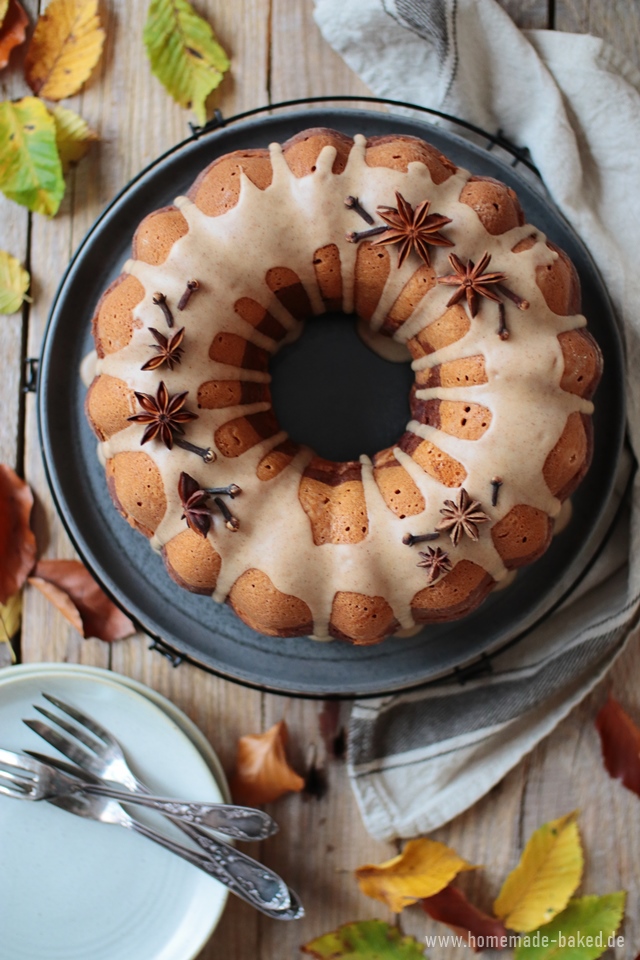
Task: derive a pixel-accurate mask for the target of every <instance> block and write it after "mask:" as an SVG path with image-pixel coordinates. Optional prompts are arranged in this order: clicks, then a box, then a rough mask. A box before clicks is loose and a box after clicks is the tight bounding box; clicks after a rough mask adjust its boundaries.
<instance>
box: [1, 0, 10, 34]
mask: <svg viewBox="0 0 640 960" xmlns="http://www.w3.org/2000/svg"><path fill="white" fill-rule="evenodd" d="M8 9H9V0H0V29H1V28H2V24H3V23H4V18H5V17H6V15H7V10H8Z"/></svg>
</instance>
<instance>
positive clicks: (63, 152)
mask: <svg viewBox="0 0 640 960" xmlns="http://www.w3.org/2000/svg"><path fill="white" fill-rule="evenodd" d="M51 115H52V116H53V119H54V122H55V125H56V146H57V147H58V153H59V155H60V162H61V163H62V170H63V172H64V173H66V172H67V170H68V169H69V167H70V166H72V165H73V164H75V163H78V161H79V160H82V158H83V157H84V155H85V153H86V152H87V150H88V149H89V146H90V144H91V143H92V142H93V141H95V140H97V139H98V135H97V133H94V131H93V130H91V129H89V125H88V124H87V122H86V120H83V119H82V117H81V116H80V115H79V114H77V113H76V112H75V111H74V110H68V109H67V107H60V106H58V107H55V108H54V109H53V110H52V111H51Z"/></svg>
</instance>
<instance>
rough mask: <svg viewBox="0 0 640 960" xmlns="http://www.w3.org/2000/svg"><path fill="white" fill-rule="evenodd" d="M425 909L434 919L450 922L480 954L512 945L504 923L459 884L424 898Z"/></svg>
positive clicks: (447, 923) (457, 932)
mask: <svg viewBox="0 0 640 960" xmlns="http://www.w3.org/2000/svg"><path fill="white" fill-rule="evenodd" d="M422 909H423V910H424V911H425V913H426V914H428V915H429V916H430V917H431V919H432V920H437V921H438V922H439V923H446V925H447V926H448V927H450V928H451V929H452V930H453V932H454V933H456V934H458V935H459V936H461V937H464V939H465V940H466V941H467V943H468V944H469V946H470V947H472V948H473V949H474V950H475V951H476V953H479V952H480V951H481V950H488V949H489V948H491V949H501V948H502V947H504V946H507V944H508V936H509V935H508V933H507V930H506V928H505V926H504V924H503V923H502V922H501V921H500V920H496V918H495V917H492V916H490V915H489V914H488V913H485V912H484V911H483V910H479V909H478V907H475V906H474V905H473V904H472V903H470V902H469V900H467V898H466V897H465V895H464V893H463V892H462V891H461V890H458V889H457V888H456V887H452V886H448V887H445V888H444V890H441V891H440V892H439V893H436V894H434V895H433V896H432V897H427V898H425V899H423V901H422Z"/></svg>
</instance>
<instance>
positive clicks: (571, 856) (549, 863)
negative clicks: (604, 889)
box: [493, 813, 584, 932]
mask: <svg viewBox="0 0 640 960" xmlns="http://www.w3.org/2000/svg"><path fill="white" fill-rule="evenodd" d="M583 866H584V860H583V856H582V845H581V843H580V834H579V832H578V825H577V823H576V814H575V813H569V814H567V815H566V816H564V817H560V818H559V819H558V820H550V821H549V823H545V824H543V826H541V827H539V828H538V829H537V830H536V831H535V833H533V834H532V836H531V837H530V839H529V842H528V843H527V845H526V847H525V848H524V851H523V853H522V856H521V857H520V862H519V863H518V865H517V867H516V868H515V869H514V870H512V872H511V873H510V874H509V876H508V877H507V879H506V880H505V882H504V884H503V886H502V890H501V891H500V893H499V894H498V899H497V900H496V902H495V903H494V905H493V909H494V912H495V914H496V916H497V917H500V919H501V920H503V921H504V924H505V926H506V927H509V929H511V930H517V931H519V932H528V931H530V930H535V929H536V927H539V926H541V925H542V924H543V923H548V922H549V921H550V920H552V919H553V917H555V916H556V914H558V913H560V911H561V910H564V908H565V907H566V905H567V903H568V902H569V898H570V897H571V895H572V893H574V891H575V890H576V888H577V887H578V885H579V883H580V879H581V877H582V868H583Z"/></svg>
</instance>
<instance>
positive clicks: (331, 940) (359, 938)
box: [300, 920, 425, 960]
mask: <svg viewBox="0 0 640 960" xmlns="http://www.w3.org/2000/svg"><path fill="white" fill-rule="evenodd" d="M300 949H301V950H302V952H303V953H307V954H309V955H310V956H312V957H315V958H316V960H425V954H424V950H423V947H422V944H420V943H418V941H417V940H414V939H413V937H403V936H402V934H401V933H400V931H399V930H397V929H396V928H395V927H392V926H390V925H389V924H388V923H384V921H382V920H360V921H359V922H358V923H345V924H343V926H341V927H338V929H337V930H333V931H332V932H331V933H325V934H324V935H323V936H322V937H317V938H316V939H315V940H310V941H309V943H305V945H304V946H302V947H300Z"/></svg>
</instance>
